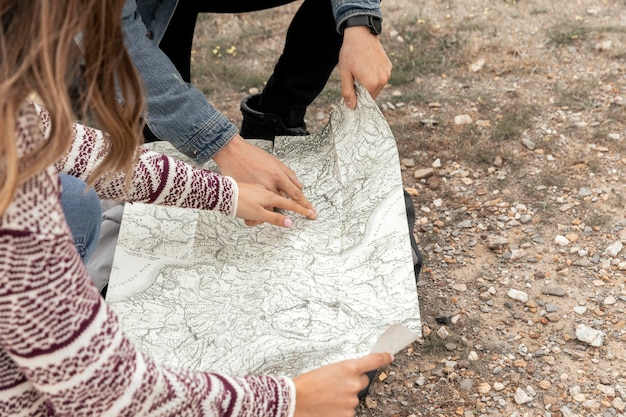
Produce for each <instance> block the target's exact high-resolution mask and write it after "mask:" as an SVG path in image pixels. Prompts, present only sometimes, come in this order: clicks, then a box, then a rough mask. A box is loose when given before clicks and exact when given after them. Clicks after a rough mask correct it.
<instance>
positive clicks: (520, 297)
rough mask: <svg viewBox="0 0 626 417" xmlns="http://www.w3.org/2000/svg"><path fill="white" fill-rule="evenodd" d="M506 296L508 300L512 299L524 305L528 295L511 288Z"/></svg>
mask: <svg viewBox="0 0 626 417" xmlns="http://www.w3.org/2000/svg"><path fill="white" fill-rule="evenodd" d="M506 295H508V296H509V298H512V299H514V300H517V301H521V302H522V303H525V302H527V301H528V294H526V293H525V292H524V291H520V290H516V289H514V288H511V289H510V290H509V291H508V292H507V293H506Z"/></svg>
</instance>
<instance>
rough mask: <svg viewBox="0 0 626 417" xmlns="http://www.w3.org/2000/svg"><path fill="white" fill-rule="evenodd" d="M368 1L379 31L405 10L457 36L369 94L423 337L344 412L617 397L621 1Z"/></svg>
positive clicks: (465, 412)
mask: <svg viewBox="0 0 626 417" xmlns="http://www.w3.org/2000/svg"><path fill="white" fill-rule="evenodd" d="M383 4H384V7H386V9H385V11H386V12H387V14H386V16H388V19H387V21H388V26H387V33H386V35H385V36H386V39H385V42H387V43H388V44H390V45H391V46H392V47H394V44H397V43H407V42H406V40H405V39H402V34H403V30H402V29H400V30H394V29H395V28H394V23H395V22H402V21H403V19H406V18H407V14H408V15H410V13H411V10H413V12H415V13H416V14H417V16H418V20H417V22H418V24H424V25H426V26H427V27H428V31H429V33H430V34H434V35H433V36H434V38H435V39H438V40H439V41H441V39H450V38H451V37H454V38H455V39H457V40H458V42H459V43H460V44H461V45H460V46H459V47H458V48H457V49H456V50H455V51H454V52H453V53H451V54H450V55H449V57H450V58H451V59H450V62H451V63H452V65H450V66H449V67H443V68H440V70H439V71H433V72H432V73H429V74H424V75H422V74H418V76H417V77H415V79H414V80H413V81H412V83H414V84H412V83H409V84H407V85H403V86H393V85H391V86H389V88H388V89H387V90H386V91H385V92H384V93H383V94H382V95H381V97H380V98H379V102H380V105H381V107H382V108H383V109H384V111H385V115H386V117H387V118H388V120H389V123H390V125H391V126H392V128H393V129H394V130H395V131H396V132H397V134H396V139H397V140H398V147H399V150H400V157H401V163H402V169H403V178H404V182H405V185H406V187H407V188H408V189H409V191H410V192H411V194H412V195H413V196H414V201H415V203H416V208H417V226H416V229H415V235H416V237H417V240H418V242H419V243H420V247H421V249H422V252H423V254H424V257H425V267H424V270H423V273H422V274H421V276H420V279H419V282H418V294H419V300H420V305H421V316H422V320H423V333H424V338H423V339H422V340H420V341H418V342H416V343H415V344H414V345H413V346H411V347H410V348H408V349H406V350H405V351H404V352H403V353H402V354H400V355H398V357H397V359H396V361H395V363H394V364H393V365H392V366H391V367H389V368H388V369H385V370H384V371H383V372H381V373H380V374H379V376H378V380H377V381H376V383H375V384H373V386H372V387H371V388H370V393H369V396H368V397H367V398H366V399H365V401H364V402H363V404H362V405H361V407H360V408H359V409H358V410H357V415H359V416H464V417H470V416H520V417H521V416H545V417H549V416H565V417H569V416H607V417H608V416H624V415H626V414H625V409H626V362H625V361H626V345H625V343H624V342H626V314H624V309H625V307H626V288H625V285H624V284H625V282H626V280H625V278H626V249H625V248H624V245H626V217H625V213H626V208H625V202H626V200H625V198H626V108H625V107H624V106H625V105H626V100H625V98H624V96H625V92H626V7H625V5H626V4H625V3H624V2H623V1H622V2H617V1H607V2H594V1H577V2H558V1H557V2H548V1H538V2H529V3H524V4H521V3H511V2H504V1H500V2H494V1H471V2H470V1H454V2H422V1H421V2H417V1H404V2H403V1H386V2H383ZM404 30H407V29H406V27H405V29H404ZM428 42H431V43H432V40H428ZM413 48H420V43H419V42H415V43H414V44H413ZM396 67H397V66H396ZM411 86H413V88H415V86H417V88H418V89H419V90H420V91H422V94H423V96H422V99H421V100H415V99H412V98H411V97H415V94H412V93H411ZM405 97H408V99H406V101H405V99H404V98H405Z"/></svg>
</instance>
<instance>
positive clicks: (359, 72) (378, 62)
mask: <svg viewBox="0 0 626 417" xmlns="http://www.w3.org/2000/svg"><path fill="white" fill-rule="evenodd" d="M391 68H392V64H391V61H390V60H389V57H387V53H385V50H384V49H383V46H382V45H381V44H380V41H379V40H378V36H376V35H373V34H372V33H371V32H370V30H369V28H367V27H365V26H352V27H349V28H346V29H345V30H344V32H343V45H342V46H341V50H340V51H339V74H340V75H341V95H342V96H343V99H344V100H345V102H346V105H347V106H348V108H349V109H354V108H355V107H356V93H355V91H354V80H358V81H359V82H360V83H361V84H362V85H363V87H365V88H366V89H367V91H369V93H370V95H371V96H372V98H376V97H377V96H378V94H379V93H380V92H381V91H382V89H383V87H384V86H385V85H386V84H387V82H388V81H389V78H390V77H391Z"/></svg>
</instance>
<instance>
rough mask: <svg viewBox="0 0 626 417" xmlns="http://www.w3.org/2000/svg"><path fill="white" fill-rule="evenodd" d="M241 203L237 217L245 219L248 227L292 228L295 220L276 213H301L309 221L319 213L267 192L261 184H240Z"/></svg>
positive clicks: (238, 204)
mask: <svg viewBox="0 0 626 417" xmlns="http://www.w3.org/2000/svg"><path fill="white" fill-rule="evenodd" d="M237 185H238V187H239V202H238V203H237V213H236V216H237V217H239V218H240V219H244V220H245V223H246V225H247V226H256V225H258V224H261V223H271V224H273V225H276V226H282V227H291V226H292V225H293V220H292V219H291V218H289V217H288V216H286V215H284V214H282V213H278V212H276V211H274V210H275V209H282V210H289V211H293V212H295V213H299V214H301V215H303V216H305V217H306V218H308V219H311V220H315V219H316V218H317V213H315V211H314V210H313V209H312V208H306V207H303V206H302V205H300V204H298V203H296V202H295V201H293V200H290V199H288V198H285V197H283V196H280V195H278V194H276V193H273V192H271V191H268V190H266V189H265V188H263V187H262V186H261V185H259V184H247V183H238V184H237Z"/></svg>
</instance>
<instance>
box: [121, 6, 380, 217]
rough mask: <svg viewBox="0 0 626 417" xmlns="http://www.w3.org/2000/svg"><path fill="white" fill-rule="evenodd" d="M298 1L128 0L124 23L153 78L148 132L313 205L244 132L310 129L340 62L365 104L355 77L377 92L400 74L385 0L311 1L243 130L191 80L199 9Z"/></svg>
mask: <svg viewBox="0 0 626 417" xmlns="http://www.w3.org/2000/svg"><path fill="white" fill-rule="evenodd" d="M292 1H294V0H230V1H228V2H209V1H197V0H196V1H193V0H178V1H176V0H127V1H126V4H125V6H124V10H123V13H122V25H123V28H124V32H125V40H126V44H127V47H128V49H129V52H130V55H131V57H132V59H133V61H134V63H135V65H136V67H137V69H138V70H139V73H140V75H141V76H142V77H143V80H144V87H145V90H146V99H147V102H148V113H147V118H146V123H147V126H148V128H149V129H146V137H147V138H148V140H150V138H151V137H152V139H153V140H154V139H155V138H156V139H160V140H167V141H169V142H171V143H172V144H173V145H174V146H175V147H176V148H177V149H178V150H180V151H181V152H183V153H184V154H186V155H189V156H191V157H193V158H194V160H195V161H196V162H197V163H198V164H202V163H204V162H206V161H207V160H209V159H211V158H212V159H213V160H214V161H215V162H216V163H217V165H218V166H219V168H220V171H221V172H222V173H223V174H224V175H229V176H232V177H233V178H235V179H236V180H237V181H242V182H248V183H258V184H260V185H262V186H264V187H265V188H267V189H269V190H272V191H275V192H278V193H282V194H286V195H288V196H289V197H290V198H291V199H293V200H294V201H296V202H298V203H299V204H301V205H303V206H304V207H307V208H311V205H310V203H309V202H308V200H307V199H306V197H305V196H304V194H303V193H302V188H303V185H302V184H301V183H300V181H299V180H298V178H297V177H296V175H295V174H294V173H293V171H292V170H291V169H290V168H288V167H287V166H285V165H284V164H283V163H282V162H280V161H279V160H278V159H276V158H275V157H273V156H272V155H270V154H269V153H267V152H265V151H263V150H262V149H260V148H258V147H256V146H254V145H252V144H250V143H248V142H246V141H245V140H244V139H243V138H244V137H245V138H250V139H252V138H262V139H273V138H274V136H275V135H306V134H308V132H307V130H306V124H305V122H304V115H305V112H306V108H307V106H308V105H309V104H311V102H312V101H313V100H314V99H315V97H316V96H317V95H318V94H319V93H320V92H321V91H322V89H323V88H324V86H325V84H326V82H327V80H328V77H329V76H330V74H331V72H332V71H333V69H334V67H335V66H336V65H337V64H339V70H340V74H341V83H342V95H343V97H344V99H345V102H346V104H347V106H348V107H350V108H354V107H355V106H356V94H355V91H354V80H355V79H356V80H358V81H359V82H360V83H361V84H363V85H364V86H365V88H367V90H368V91H369V92H370V94H371V95H372V96H373V97H376V96H377V95H378V94H379V93H380V91H381V90H382V88H383V87H384V86H385V84H386V83H387V81H388V80H389V77H390V75H391V67H392V65H391V62H390V61H389V58H388V57H387V54H386V53H385V51H384V49H383V48H382V46H381V44H380V42H379V40H378V37H377V35H378V34H379V33H380V25H381V20H382V14H381V11H380V0H304V2H303V3H302V5H301V6H300V8H299V10H298V11H297V13H296V14H295V15H294V17H293V20H292V22H291V24H290V26H289V29H288V31H287V34H286V39H285V48H284V50H283V52H282V55H281V56H280V58H279V60H278V62H277V64H276V67H275V69H274V73H273V74H272V75H271V77H270V78H269V80H268V82H267V84H266V87H265V88H264V90H263V92H262V93H261V94H258V95H255V96H250V97H246V98H245V99H244V100H243V102H242V113H243V117H244V120H243V123H242V131H241V132H239V131H238V129H237V127H236V126H235V125H234V124H233V123H232V122H230V121H229V120H228V119H227V118H226V117H225V116H224V115H223V114H222V113H220V112H219V111H218V110H217V109H215V108H214V107H213V106H212V105H211V104H210V103H208V102H207V100H206V98H205V97H204V95H203V94H202V92H201V91H199V90H198V89H197V88H196V87H194V86H193V85H192V84H190V64H189V61H190V56H191V47H192V40H193V32H194V27H195V23H196V17H197V15H198V13H202V12H214V13H237V12H247V11H253V10H261V9H267V8H271V7H275V6H280V5H284V4H287V3H291V2H292Z"/></svg>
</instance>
